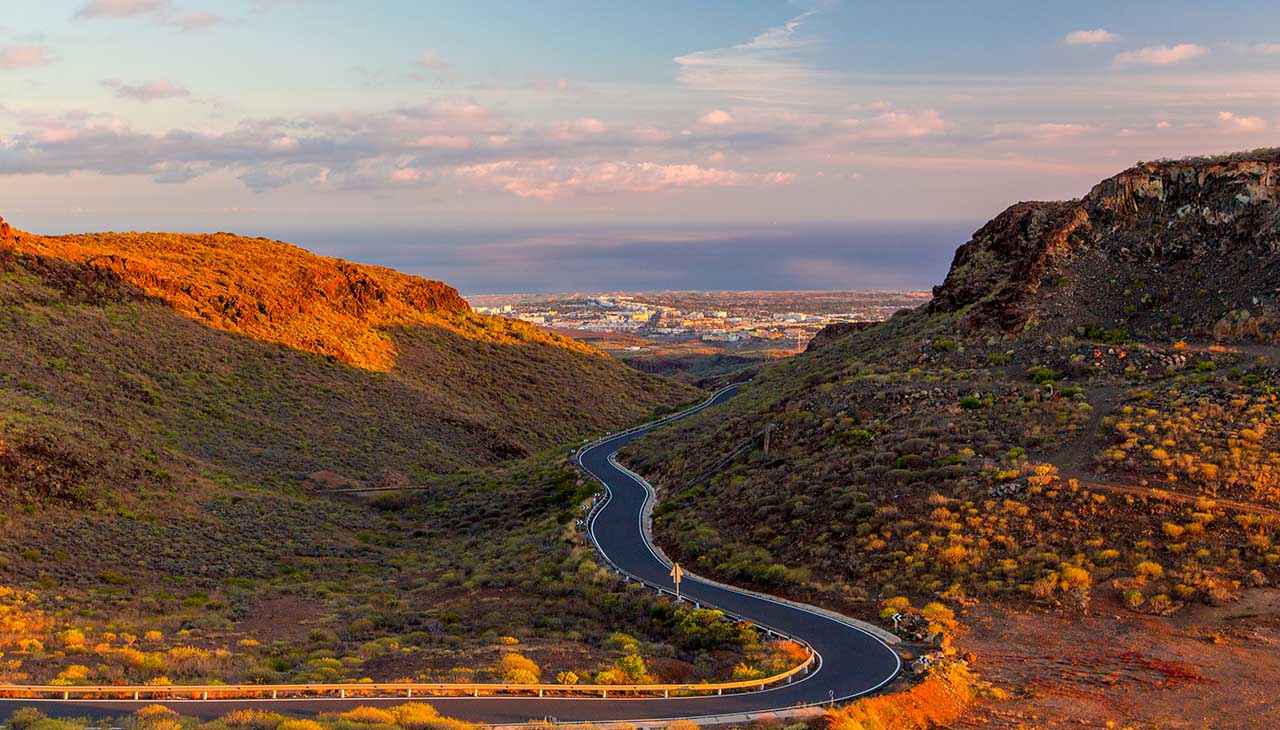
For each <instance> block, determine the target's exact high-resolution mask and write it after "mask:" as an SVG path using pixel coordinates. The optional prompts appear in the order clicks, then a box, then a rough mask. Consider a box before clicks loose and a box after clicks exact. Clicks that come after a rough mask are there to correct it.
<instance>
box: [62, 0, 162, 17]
mask: <svg viewBox="0 0 1280 730" xmlns="http://www.w3.org/2000/svg"><path fill="white" fill-rule="evenodd" d="M172 10H173V3H172V2H170V0H91V2H87V3H85V4H84V5H83V6H81V8H80V10H78V11H77V12H76V17H77V18H135V17H138V16H143V15H155V14H159V13H168V12H170V11H172Z"/></svg>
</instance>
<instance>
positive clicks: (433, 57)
mask: <svg viewBox="0 0 1280 730" xmlns="http://www.w3.org/2000/svg"><path fill="white" fill-rule="evenodd" d="M417 63H418V65H419V66H420V67H422V68H426V69H431V70H433V71H448V70H449V69H451V68H453V66H452V65H450V64H448V63H445V60H444V59H443V58H441V57H440V54H439V53H438V52H437V51H436V50H435V49H434V48H428V49H427V50H425V51H423V52H422V54H421V55H419V56H418V61H417Z"/></svg>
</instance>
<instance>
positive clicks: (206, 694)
mask: <svg viewBox="0 0 1280 730" xmlns="http://www.w3.org/2000/svg"><path fill="white" fill-rule="evenodd" d="M200 699H202V700H207V699H209V690H205V691H203V692H201V693H200Z"/></svg>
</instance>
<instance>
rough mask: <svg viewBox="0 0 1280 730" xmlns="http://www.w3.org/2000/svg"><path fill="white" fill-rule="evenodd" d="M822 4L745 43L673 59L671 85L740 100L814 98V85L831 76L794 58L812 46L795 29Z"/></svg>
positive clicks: (789, 101)
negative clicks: (674, 73) (675, 81)
mask: <svg viewBox="0 0 1280 730" xmlns="http://www.w3.org/2000/svg"><path fill="white" fill-rule="evenodd" d="M827 5H828V3H822V4H821V5H819V6H818V7H816V8H814V9H812V10H808V11H805V12H803V13H801V14H800V15H798V16H796V17H794V18H792V19H791V20H789V21H787V22H786V23H784V24H782V25H779V26H775V27H773V28H769V29H767V30H765V31H764V32H763V33H761V34H759V35H757V36H756V37H754V38H752V39H751V40H749V41H747V42H746V43H740V44H738V45H736V46H730V47H728V48H716V49H711V50H706V51H696V52H694V53H689V54H686V55H683V56H677V57H676V58H674V59H672V60H673V61H674V62H675V64H676V66H677V70H676V80H677V81H678V82H679V83H681V84H684V85H686V86H690V87H694V88H698V89H702V90H704V91H711V92H715V93H720V94H725V95H727V96H729V97H731V98H735V99H740V100H743V101H753V102H761V103H769V104H796V103H800V102H801V99H802V98H807V97H809V96H811V95H812V94H813V93H814V90H815V86H817V85H824V84H826V83H828V82H829V81H830V79H831V76H830V74H827V73H826V72H823V71H821V70H819V69H817V68H815V67H814V66H813V65H812V64H811V63H809V62H808V61H806V60H804V59H803V58H801V57H800V56H799V52H800V51H801V50H802V49H804V48H806V47H808V46H810V45H812V42H811V41H808V40H805V39H803V38H801V37H800V30H801V29H802V28H803V27H804V25H805V23H807V22H808V21H809V20H810V19H811V18H813V17H814V16H816V15H818V14H819V13H821V12H822V11H823V10H825V9H826V7H827Z"/></svg>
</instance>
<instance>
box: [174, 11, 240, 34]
mask: <svg viewBox="0 0 1280 730" xmlns="http://www.w3.org/2000/svg"><path fill="white" fill-rule="evenodd" d="M227 22H228V21H227V19H226V18H225V17H223V16H221V15H215V14H213V13H205V12H200V11H197V12H192V13H185V14H183V15H179V16H178V17H176V18H174V19H173V20H172V21H171V24H172V25H175V26H177V27H178V28H180V29H181V30H184V31H188V30H206V29H208V28H212V27H214V26H217V25H222V24H224V23H227Z"/></svg>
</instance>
